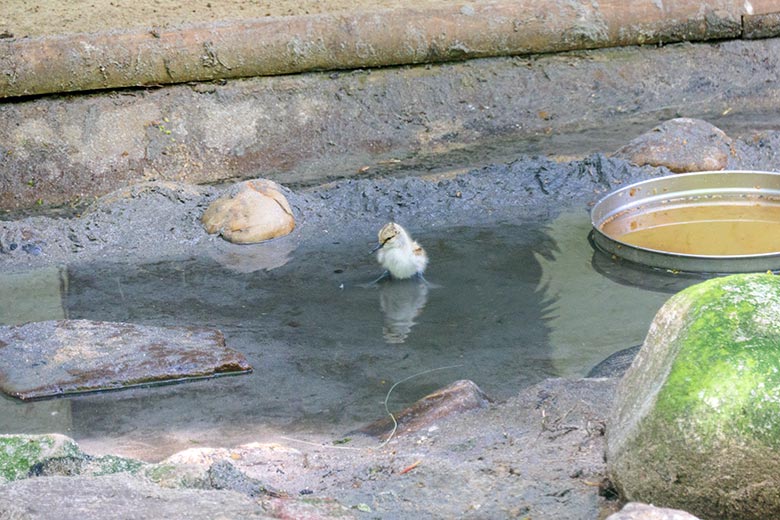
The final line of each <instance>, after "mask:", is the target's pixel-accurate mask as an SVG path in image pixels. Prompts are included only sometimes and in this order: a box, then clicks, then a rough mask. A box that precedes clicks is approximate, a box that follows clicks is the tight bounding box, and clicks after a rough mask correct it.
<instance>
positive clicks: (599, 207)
mask: <svg viewBox="0 0 780 520" xmlns="http://www.w3.org/2000/svg"><path fill="white" fill-rule="evenodd" d="M746 201H749V203H750V204H751V205H756V206H758V207H759V208H760V207H767V208H772V209H773V210H774V211H775V212H776V211H777V209H778V208H780V173H772V172H763V171H736V170H725V171H708V172H696V173H685V174H677V175H669V176H666V177H660V178H657V179H650V180H647V181H642V182H638V183H635V184H631V185H629V186H626V187H624V188H621V189H619V190H616V191H613V192H612V193H610V194H609V195H607V196H605V197H604V198H602V199H601V200H600V201H599V202H598V203H597V204H596V205H595V206H594V207H593V209H592V210H591V223H592V225H593V243H594V245H595V246H596V247H597V248H598V249H600V250H602V251H604V252H606V253H609V254H613V255H616V256H618V257H620V258H623V259H625V260H628V261H631V262H635V263H638V264H643V265H647V266H651V267H657V268H662V269H669V270H674V271H687V272H707V273H744V272H756V271H767V270H771V271H777V270H780V251H776V252H769V253H760V254H738V255H723V256H715V255H697V254H683V253H676V252H670V251H663V250H658V249H649V248H644V247H638V246H635V245H631V244H628V243H625V242H623V241H621V240H620V239H619V237H616V236H610V235H609V234H608V232H606V231H605V230H604V228H605V226H606V225H608V224H609V223H610V222H612V221H613V220H615V219H620V218H631V216H632V215H640V214H642V213H643V212H651V211H658V210H659V209H662V208H672V207H679V206H680V205H683V206H684V205H686V204H690V205H696V204H715V203H716V204H721V205H724V204H729V203H733V204H745V203H746Z"/></svg>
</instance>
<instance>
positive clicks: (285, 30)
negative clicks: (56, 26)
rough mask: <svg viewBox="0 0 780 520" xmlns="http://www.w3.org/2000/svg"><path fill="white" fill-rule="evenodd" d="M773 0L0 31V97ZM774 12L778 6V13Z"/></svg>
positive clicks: (288, 64) (402, 56) (598, 35)
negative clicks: (8, 34) (22, 34)
mask: <svg viewBox="0 0 780 520" xmlns="http://www.w3.org/2000/svg"><path fill="white" fill-rule="evenodd" d="M777 12H780V3H779V2H777V1H776V0H752V1H744V0H707V1H702V0H685V1H678V2H666V3H664V2H660V1H658V0H634V1H632V2H630V3H626V2H624V1H622V0H606V1H601V2H579V1H578V2H572V1H570V0H550V1H549V2H538V1H537V0H515V1H511V2H510V1H497V2H474V3H462V4H461V3H458V4H456V5H451V6H441V7H439V6H430V7H427V8H424V9H416V8H403V9H389V10H377V11H358V12H356V13H354V14H353V13H350V12H337V13H320V14H315V15H298V16H279V17H268V18H263V19H253V20H242V21H235V22H222V23H217V24H209V25H195V26H190V27H182V28H174V29H153V28H144V29H142V30H130V31H125V32H109V33H95V34H74V35H61V36H48V37H37V38H5V39H0V98H10V97H19V96H29V95H39V94H48V93H56V92H74V91H85V90H96V89H113V88H118V87H131V86H146V85H162V84H170V83H182V82H188V81H204V80H213V79H224V78H241V77H250V76H264V75H277V74H291V73H298V72H306V71H312V70H334V69H352V68H362V67H381V66H388V65H408V64H418V63H432V62H443V61H451V60H462V59H468V58H480V57H491V56H513V55H523V54H535V53H545V52H557V51H566V50H576V49H593V48H600V47H613V46H623V45H635V44H650V43H669V42H680V41H703V40H714V39H728V38H740V37H742V36H743V32H744V29H743V16H748V17H750V19H749V29H748V31H749V33H750V35H751V36H752V37H755V36H757V35H760V36H762V37H766V36H772V35H774V34H776V33H777V24H776V23H762V20H763V16H764V15H770V19H768V20H769V22H771V21H772V20H771V15H772V13H777ZM775 16H776V15H775Z"/></svg>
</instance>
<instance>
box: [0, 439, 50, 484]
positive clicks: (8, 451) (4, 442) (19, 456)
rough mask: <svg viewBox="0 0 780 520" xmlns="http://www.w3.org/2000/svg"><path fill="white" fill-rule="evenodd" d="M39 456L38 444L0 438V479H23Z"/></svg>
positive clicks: (23, 440) (25, 440)
mask: <svg viewBox="0 0 780 520" xmlns="http://www.w3.org/2000/svg"><path fill="white" fill-rule="evenodd" d="M40 455H41V446H40V443H39V442H36V441H33V440H31V439H25V438H22V437H0V477H2V478H3V479H4V480H16V479H19V478H24V477H26V476H27V474H28V472H29V471H30V467H31V466H32V465H33V464H34V462H33V461H37V460H38V459H39V458H40Z"/></svg>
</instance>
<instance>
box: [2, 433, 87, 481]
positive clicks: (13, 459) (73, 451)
mask: <svg viewBox="0 0 780 520" xmlns="http://www.w3.org/2000/svg"><path fill="white" fill-rule="evenodd" d="M82 456H83V455H82V453H81V451H80V450H79V448H78V445H77V444H76V443H75V442H73V441H72V440H70V439H68V438H67V437H61V436H51V435H2V436H0V480H6V481H9V480H17V479H20V478H26V477H27V476H28V475H29V474H30V470H31V469H32V468H33V467H34V466H35V465H37V464H39V463H41V462H43V461H44V460H47V459H51V458H58V459H63V458H79V457H82Z"/></svg>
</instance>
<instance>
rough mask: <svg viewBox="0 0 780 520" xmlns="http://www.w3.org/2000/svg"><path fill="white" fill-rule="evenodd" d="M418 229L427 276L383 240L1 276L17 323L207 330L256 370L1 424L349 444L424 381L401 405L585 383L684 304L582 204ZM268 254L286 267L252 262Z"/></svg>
mask: <svg viewBox="0 0 780 520" xmlns="http://www.w3.org/2000/svg"><path fill="white" fill-rule="evenodd" d="M403 224H406V226H407V228H408V229H409V230H410V232H412V234H413V235H414V237H415V238H416V239H417V240H419V241H420V242H421V243H422V244H423V245H424V246H425V247H426V249H427V250H428V252H429V255H430V258H431V262H430V267H429V270H428V272H427V273H426V278H427V280H428V282H429V284H428V285H426V284H422V283H418V282H416V281H410V282H402V283H395V282H393V283H380V284H375V285H371V284H370V283H369V282H371V281H372V280H373V279H374V278H376V277H377V276H378V275H379V274H380V272H381V270H380V268H379V266H378V265H377V264H376V261H375V259H374V258H372V257H370V256H368V255H367V252H368V251H369V250H370V249H371V247H372V246H373V244H372V240H373V238H374V237H367V239H366V241H365V242H362V243H326V244H325V245H322V244H321V245H320V246H319V247H318V248H317V249H316V250H315V249H310V248H307V247H306V246H305V245H300V246H298V247H297V249H294V250H293V249H292V246H288V247H287V248H286V249H285V248H282V249H281V250H280V249H279V246H278V244H277V245H276V246H273V247H267V248H265V249H264V248H263V247H257V246H252V247H250V248H246V249H239V250H238V251H239V253H238V254H236V253H233V254H231V255H215V256H214V257H203V258H196V259H186V260H178V261H165V262H160V263H155V264H145V265H122V264H116V263H106V264H89V265H76V266H69V267H63V268H58V269H48V270H45V271H44V272H41V273H31V274H26V275H15V276H16V278H13V277H11V276H5V277H2V278H0V287H3V285H4V286H5V289H4V290H3V291H2V292H4V293H5V295H6V297H5V298H6V301H8V299H11V298H12V301H13V305H6V302H3V305H2V306H1V307H2V308H4V309H5V311H3V310H0V321H3V322H5V323H6V324H11V323H18V322H21V321H27V320H42V319H57V318H62V317H67V318H72V319H76V318H84V319H90V320H111V321H127V322H133V323H141V324H147V325H207V326H212V327H217V328H219V329H221V330H222V331H223V332H224V334H225V337H226V340H227V344H228V346H230V347H232V348H234V349H236V350H239V351H241V352H242V353H244V354H245V355H246V357H247V359H248V360H249V362H250V363H251V364H252V365H253V366H254V372H253V373H252V374H250V375H244V376H236V377H227V378H218V379H212V380H205V381H196V382H190V383H184V384H178V385H170V386H160V387H153V388H139V389H132V390H124V391H118V392H109V393H102V394H92V395H83V396H76V397H69V398H62V399H55V400H50V401H41V402H34V403H20V402H17V401H15V400H12V399H7V398H0V417H2V423H0V432H2V433H43V432H51V431H58V432H61V433H64V434H67V435H69V436H71V437H73V438H75V439H76V440H77V441H78V442H79V443H80V444H81V445H82V447H83V448H84V449H85V450H86V451H87V452H90V453H94V454H101V453H109V452H110V453H115V454H124V455H128V456H134V457H138V458H143V459H146V460H156V459H159V458H162V457H165V456H167V455H169V454H171V453H173V452H175V451H178V450H181V449H185V448H188V447H193V446H200V445H207V446H233V445H237V444H241V443H244V442H250V441H257V440H274V439H276V438H278V437H280V436H289V437H295V438H328V437H332V438H337V437H342V436H344V435H345V434H346V433H347V432H349V431H350V430H352V429H353V428H356V427H359V426H361V425H364V424H366V423H368V422H371V421H373V420H375V419H378V418H381V417H383V415H384V404H383V403H384V400H385V396H386V395H387V392H388V390H389V389H390V387H391V386H392V385H393V384H394V383H396V382H398V381H400V380H402V379H404V378H408V377H410V376H413V375H415V374H420V375H418V376H416V377H413V378H411V379H409V380H408V381H405V382H404V383H403V384H401V385H399V386H398V387H396V388H395V390H394V391H393V393H392V395H391V397H390V399H389V404H390V408H391V409H395V410H398V409H400V408H402V407H403V406H406V405H408V404H411V403H412V402H414V401H415V400H417V399H419V398H421V397H423V396H424V395H426V394H427V393H430V392H431V391H433V390H435V389H437V388H440V387H442V386H445V385H447V384H449V383H451V382H452V381H454V380H457V379H471V380H473V381H474V382H476V383H477V384H478V385H479V386H480V387H481V388H482V389H483V390H484V391H485V392H486V393H487V394H488V395H490V396H491V397H493V398H495V399H505V398H508V397H510V396H512V395H514V394H516V393H517V392H518V391H519V390H520V389H521V388H522V387H525V386H528V385H531V384H534V383H536V382H538V381H540V380H542V379H544V378H547V377H553V376H565V377H580V376H584V375H585V374H586V373H587V372H588V370H589V369H590V368H591V367H592V366H593V365H595V364H597V363H598V362H599V361H601V360H602V359H604V358H605V357H607V356H609V355H610V354H612V353H613V352H615V351H617V350H621V349H623V348H626V347H628V346H631V345H635V344H637V343H640V342H641V341H642V339H643V338H644V335H645V333H646V331H647V327H648V325H649V323H650V321H651V320H652V317H653V315H654V314H655V312H656V311H657V310H658V308H659V307H660V306H661V305H662V304H663V302H664V301H665V300H666V299H667V298H668V297H669V291H670V290H669V289H668V288H665V287H664V284H667V282H668V284H667V285H674V283H675V281H676V280H675V279H674V275H673V274H669V273H658V272H651V271H649V270H647V271H645V270H641V269H637V268H633V267H627V266H621V265H619V264H613V263H612V262H611V261H610V260H609V259H608V258H598V255H599V253H596V254H595V256H594V251H593V249H592V248H591V246H590V244H589V243H588V240H587V235H588V232H589V226H590V220H589V218H588V215H587V213H586V212H585V211H576V212H569V213H565V214H563V215H561V216H560V217H558V218H557V219H555V220H554V221H553V222H551V223H549V224H547V225H540V224H538V223H533V222H529V223H527V224H525V225H517V224H513V225H494V226H491V227H483V228H473V227H469V228H449V229H446V230H444V229H439V230H436V231H435V233H434V232H427V233H426V232H425V231H424V230H421V229H415V226H414V225H409V223H403ZM244 251H245V252H246V253H243V252H244ZM242 255H243V257H242ZM594 258H595V259H596V260H597V261H596V262H594ZM261 265H262V266H266V267H272V268H271V269H270V270H268V269H259V270H253V269H256V268H257V267H258V266H261ZM599 265H600V266H601V268H598V266H599ZM594 266H595V268H594ZM604 266H606V268H605V267H604ZM629 271H630V272H629ZM604 272H606V273H607V274H608V275H609V276H607V275H605V274H603V273H604ZM627 273H628V274H630V276H628V275H626V276H623V275H625V274H627ZM25 276H26V278H25ZM621 278H625V279H633V280H637V279H638V280H643V279H646V280H647V281H648V283H647V284H642V283H639V284H638V285H640V286H639V287H637V286H632V285H631V284H630V283H621V282H620V279H621ZM613 280H618V281H613ZM643 285H644V287H643ZM14 287H16V289H14ZM20 287H22V288H23V290H21V289H19V288H20ZM659 288H660V289H664V290H660V291H659V290H658V289H659Z"/></svg>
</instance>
